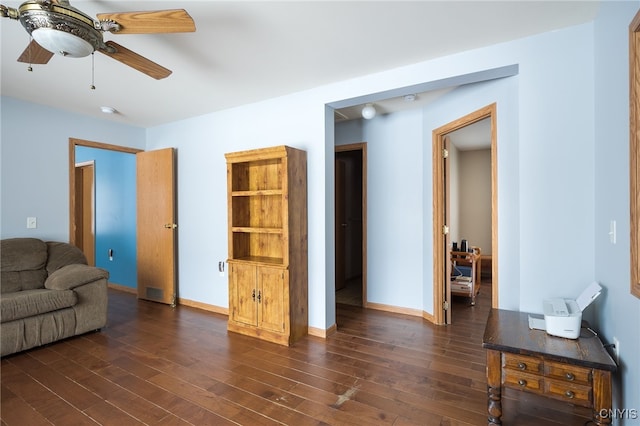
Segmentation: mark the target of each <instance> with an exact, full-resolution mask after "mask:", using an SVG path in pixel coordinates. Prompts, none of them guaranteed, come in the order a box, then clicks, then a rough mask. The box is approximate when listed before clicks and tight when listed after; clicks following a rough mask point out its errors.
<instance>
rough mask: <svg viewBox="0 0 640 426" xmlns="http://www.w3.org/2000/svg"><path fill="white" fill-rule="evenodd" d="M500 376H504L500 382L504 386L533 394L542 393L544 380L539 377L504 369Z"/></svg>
mask: <svg viewBox="0 0 640 426" xmlns="http://www.w3.org/2000/svg"><path fill="white" fill-rule="evenodd" d="M502 374H503V375H504V376H503V379H502V381H503V383H504V385H505V386H508V387H510V388H514V389H520V390H526V391H529V392H535V393H543V392H544V385H543V384H544V379H543V377H542V376H540V375H537V374H531V373H525V372H523V371H519V370H512V369H510V368H505V369H504V370H503V373H502Z"/></svg>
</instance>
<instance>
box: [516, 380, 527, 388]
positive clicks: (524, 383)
mask: <svg viewBox="0 0 640 426" xmlns="http://www.w3.org/2000/svg"><path fill="white" fill-rule="evenodd" d="M518 384H519V385H520V386H522V387H524V386H527V381H526V380H525V379H520V380H518Z"/></svg>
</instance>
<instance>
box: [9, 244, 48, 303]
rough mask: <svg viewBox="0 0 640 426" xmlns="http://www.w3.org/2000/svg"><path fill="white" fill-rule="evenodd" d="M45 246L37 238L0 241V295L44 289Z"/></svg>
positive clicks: (45, 272) (45, 273) (45, 275)
mask: <svg viewBox="0 0 640 426" xmlns="http://www.w3.org/2000/svg"><path fill="white" fill-rule="evenodd" d="M46 264H47V244H46V243H45V242H44V241H42V240H39V239H37V238H9V239H6V240H2V241H0V293H11V292H14V291H20V290H32V289H36V288H44V281H45V279H46V278H47V270H46V269H45V266H46Z"/></svg>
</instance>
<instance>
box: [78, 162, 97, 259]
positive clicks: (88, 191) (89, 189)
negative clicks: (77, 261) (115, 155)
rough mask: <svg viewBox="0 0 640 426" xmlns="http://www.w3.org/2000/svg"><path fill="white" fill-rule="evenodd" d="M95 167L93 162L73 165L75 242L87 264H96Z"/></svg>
mask: <svg viewBox="0 0 640 426" xmlns="http://www.w3.org/2000/svg"><path fill="white" fill-rule="evenodd" d="M94 171H95V167H94V164H93V162H87V163H80V164H76V166H75V218H76V219H75V222H74V223H75V240H74V242H75V244H76V246H77V247H78V248H79V249H80V250H82V252H83V253H84V256H85V257H86V258H87V264H89V265H91V266H95V264H96V248H95V247H96V234H95V173H94Z"/></svg>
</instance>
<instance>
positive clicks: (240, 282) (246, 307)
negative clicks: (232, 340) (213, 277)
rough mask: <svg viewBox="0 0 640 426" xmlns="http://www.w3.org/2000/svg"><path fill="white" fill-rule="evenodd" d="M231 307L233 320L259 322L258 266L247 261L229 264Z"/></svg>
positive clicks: (255, 323) (244, 322) (253, 323)
mask: <svg viewBox="0 0 640 426" xmlns="http://www.w3.org/2000/svg"><path fill="white" fill-rule="evenodd" d="M229 284H230V285H229V309H230V310H231V312H230V315H231V320H232V321H235V322H240V323H243V324H248V325H253V326H255V325H257V324H258V309H257V306H256V301H257V297H258V285H257V282H256V267H255V266H254V265H249V264H245V263H232V264H230V265H229Z"/></svg>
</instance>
